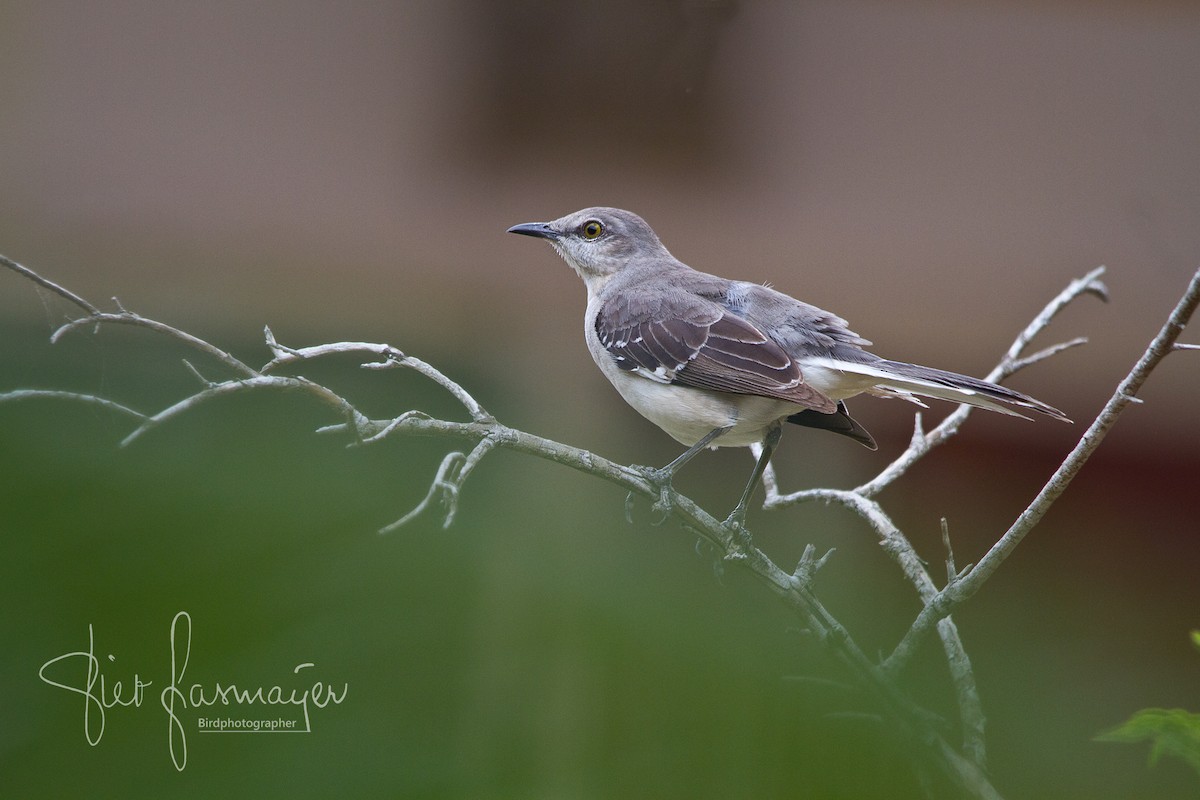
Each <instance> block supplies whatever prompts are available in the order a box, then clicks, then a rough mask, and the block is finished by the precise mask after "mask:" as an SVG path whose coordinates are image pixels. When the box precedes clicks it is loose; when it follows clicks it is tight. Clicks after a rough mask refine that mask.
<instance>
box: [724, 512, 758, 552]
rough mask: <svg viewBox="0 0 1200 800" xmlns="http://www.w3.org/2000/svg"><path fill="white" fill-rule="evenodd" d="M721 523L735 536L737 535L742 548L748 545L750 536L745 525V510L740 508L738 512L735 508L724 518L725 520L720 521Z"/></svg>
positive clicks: (750, 542) (750, 541)
mask: <svg viewBox="0 0 1200 800" xmlns="http://www.w3.org/2000/svg"><path fill="white" fill-rule="evenodd" d="M721 525H722V526H723V527H724V528H726V529H727V530H728V531H729V532H730V533H732V534H733V535H734V536H735V537H737V540H738V543H739V544H741V545H742V547H743V548H748V547H750V545H751V544H752V540H751V538H750V530H749V528H747V527H746V512H745V510H741V512H740V513H739V511H738V510H737V509H735V510H734V512H733V513H732V514H730V515H729V516H728V517H726V518H725V521H724V522H722V523H721Z"/></svg>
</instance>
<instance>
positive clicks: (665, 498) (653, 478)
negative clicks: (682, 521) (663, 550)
mask: <svg viewBox="0 0 1200 800" xmlns="http://www.w3.org/2000/svg"><path fill="white" fill-rule="evenodd" d="M635 469H636V470H637V471H638V473H640V474H641V476H642V477H643V478H645V479H646V480H647V481H649V482H650V483H651V484H653V485H654V486H655V487H656V488H657V489H658V499H657V500H655V501H654V504H653V505H651V506H650V508H651V510H652V511H654V512H656V513H658V514H659V518H658V520H657V521H656V522H654V523H653V524H654V525H662V524H663V523H664V522H666V521H667V517H668V516H670V514H671V509H672V508H674V507H675V501H674V499H673V498H674V496H675V487H674V486H672V485H671V477H672V475H674V471H672V470H666V469H661V468H656V467H635ZM633 497H634V493H633V492H630V493H629V494H627V495H626V496H625V520H626V521H627V522H628V523H629V524H631V525H632V524H633Z"/></svg>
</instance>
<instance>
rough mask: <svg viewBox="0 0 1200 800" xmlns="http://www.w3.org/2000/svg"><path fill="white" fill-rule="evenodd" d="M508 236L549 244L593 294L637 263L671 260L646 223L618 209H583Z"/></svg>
mask: <svg viewBox="0 0 1200 800" xmlns="http://www.w3.org/2000/svg"><path fill="white" fill-rule="evenodd" d="M508 232H509V233H519V234H522V235H524V236H537V237H539V238H542V239H546V240H547V241H549V242H550V244H551V245H552V246H553V247H554V249H555V250H556V251H558V254H559V255H560V256H562V257H563V260H564V261H566V262H567V264H569V265H570V266H571V268H572V269H574V270H575V271H576V272H578V273H579V276H580V277H581V278H583V280H584V282H585V283H586V284H587V285H588V287H589V289H592V290H598V288H599V287H600V286H601V285H603V284H604V283H605V282H607V280H608V279H609V278H611V277H612V276H613V275H615V274H617V273H618V272H620V271H621V270H622V269H623V268H624V267H625V266H627V265H629V264H630V263H632V262H634V261H636V260H641V259H657V258H664V257H665V258H671V254H670V253H669V252H667V248H665V247H663V244H662V242H660V241H659V240H658V236H656V235H655V233H654V231H653V230H652V229H651V228H650V226H649V225H647V224H646V221H645V220H643V219H642V218H641V217H639V216H638V215H637V214H634V213H632V212H629V211H622V210H621V209H619V208H604V207H596V208H585V209H583V210H582V211H576V212H575V213H574V214H568V215H567V216H565V217H561V218H559V219H556V220H554V221H552V222H526V223H524V224H522V225H514V226H512V227H511V228H509V229H508Z"/></svg>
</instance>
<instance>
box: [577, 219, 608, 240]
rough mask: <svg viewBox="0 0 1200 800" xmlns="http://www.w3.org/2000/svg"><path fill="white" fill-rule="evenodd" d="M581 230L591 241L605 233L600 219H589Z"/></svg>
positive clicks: (584, 236)
mask: <svg viewBox="0 0 1200 800" xmlns="http://www.w3.org/2000/svg"><path fill="white" fill-rule="evenodd" d="M579 230H580V232H581V233H583V238H585V239H587V240H588V241H589V242H590V241H592V240H593V239H599V238H600V234H602V233H604V226H603V225H601V224H600V222H599V220H594V219H589V220H588V221H587V222H585V223H583V227H582V228H580V229H579Z"/></svg>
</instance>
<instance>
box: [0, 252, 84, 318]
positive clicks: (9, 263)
mask: <svg viewBox="0 0 1200 800" xmlns="http://www.w3.org/2000/svg"><path fill="white" fill-rule="evenodd" d="M0 265H3V266H5V267H8V268H9V269H11V270H12V271H13V272H15V273H17V274H18V275H23V276H24V277H26V278H28V279H29V280H31V281H33V282H34V283H36V284H37V285H38V286H41V287H42V288H43V289H49V290H50V291H52V292H54V293H55V294H56V295H58V296H59V297H63V298H66V299H67V300H70V301H71V302H72V303H74V304H75V305H77V306H79V307H80V308H82V309H83V310H84V311H86V312H88V314H91V315H96V314H99V313H100V309H98V308H96V307H95V306H94V305H92V304H91V303H89V302H88V301H87V300H84V299H83V298H82V297H80V296H79V295H77V294H75V293H74V292H72V291H70V290H68V289H64V288H63V287H61V286H59V285H58V284H57V283H55V282H54V281H52V280H49V279H47V278H43V277H42V276H41V275H39V274H37V273H36V272H34V271H33V270H31V269H30V268H29V267H26V266H22V265H21V264H18V263H17V262H16V261H13V260H12V259H11V258H6V257H5V256H0Z"/></svg>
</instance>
